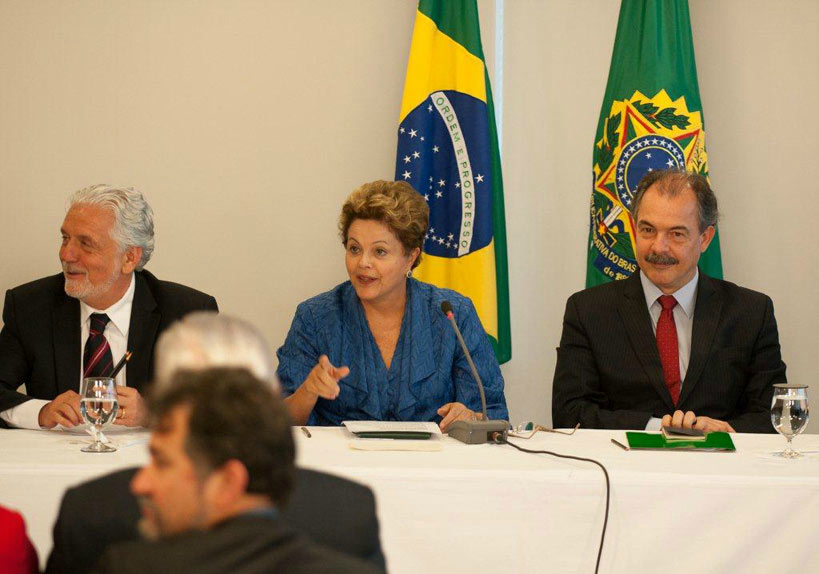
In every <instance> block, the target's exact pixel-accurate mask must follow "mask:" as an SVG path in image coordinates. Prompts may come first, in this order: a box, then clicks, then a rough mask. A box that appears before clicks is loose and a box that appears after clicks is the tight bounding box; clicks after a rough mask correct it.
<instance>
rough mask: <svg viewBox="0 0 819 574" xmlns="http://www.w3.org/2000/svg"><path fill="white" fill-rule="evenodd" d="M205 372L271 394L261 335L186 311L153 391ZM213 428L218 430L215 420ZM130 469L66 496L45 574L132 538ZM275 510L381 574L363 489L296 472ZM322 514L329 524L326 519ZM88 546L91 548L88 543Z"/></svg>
mask: <svg viewBox="0 0 819 574" xmlns="http://www.w3.org/2000/svg"><path fill="white" fill-rule="evenodd" d="M213 367H244V368H246V369H247V370H248V371H249V372H250V373H252V374H253V375H254V376H255V377H256V378H257V379H260V380H261V381H263V382H264V383H265V385H266V386H268V387H269V388H270V389H271V390H272V391H273V392H274V393H276V394H278V383H277V380H276V377H275V374H274V367H273V356H272V353H271V351H270V347H269V346H268V344H267V341H266V340H265V338H264V336H263V335H262V334H261V333H260V332H259V331H258V329H256V328H255V327H254V326H253V325H251V324H250V323H248V322H247V321H244V320H242V319H239V318H236V317H231V316H229V315H219V314H217V313H215V312H212V311H200V312H195V313H191V314H189V315H187V316H185V318H183V319H182V320H180V321H177V322H176V323H174V324H173V325H172V326H171V327H170V328H169V329H168V330H166V331H165V332H164V333H163V334H162V336H160V338H159V340H158V341H157V348H156V356H155V369H154V372H155V375H156V380H155V381H154V383H153V389H154V391H164V390H167V389H168V388H170V387H171V386H173V384H174V382H175V381H176V379H175V378H174V375H175V374H176V373H177V372H178V371H179V370H192V369H208V368H213ZM271 416H273V413H271ZM288 424H289V423H288ZM213 427H214V429H215V430H216V431H219V430H220V429H219V426H218V422H217V421H214V422H213ZM138 471H139V469H138V468H128V469H123V470H118V471H116V472H113V473H111V474H107V475H104V476H101V477H99V478H95V479H93V480H90V481H87V482H84V483H82V484H80V485H78V486H76V487H73V488H70V489H69V490H68V491H66V493H65V495H64V496H63V500H62V502H61V504H60V510H59V513H58V516H57V520H56V522H55V523H54V545H53V547H52V551H51V554H50V555H49V557H48V563H47V566H46V574H75V573H76V574H79V573H85V572H88V571H89V570H90V569H91V567H92V566H94V564H95V563H96V561H97V560H98V559H99V557H100V555H101V553H102V552H103V551H104V550H105V548H107V547H108V546H111V545H113V544H116V543H118V542H127V541H134V540H139V539H140V533H139V531H138V530H137V522H138V521H139V519H140V509H139V506H138V504H137V500H136V498H135V497H134V495H133V494H132V493H131V491H130V488H131V481H132V480H133V479H134V477H135V476H136V474H137V472H138ZM277 510H278V512H279V513H280V514H281V517H282V519H283V520H284V521H285V522H286V523H287V524H288V525H290V526H291V527H293V528H294V529H296V530H298V531H300V532H303V533H305V534H306V535H307V536H309V537H310V538H311V539H312V540H313V541H314V542H317V543H319V544H321V545H323V546H327V547H328V548H332V549H334V550H338V551H339V552H343V553H345V554H348V555H350V556H354V557H358V558H362V559H364V560H367V561H368V562H369V563H371V564H373V565H374V566H375V567H376V568H378V569H380V570H384V569H385V562H384V555H383V553H382V551H381V542H380V540H379V524H378V517H377V515H376V507H375V497H374V496H373V493H372V491H371V490H370V489H369V488H367V487H366V486H364V485H361V484H358V483H355V482H353V481H350V480H346V479H344V478H341V477H338V476H334V475H331V474H327V473H323V472H319V471H316V470H309V469H304V468H297V469H296V473H295V486H294V490H293V492H292V493H291V495H290V497H289V501H288V503H287V504H286V505H284V504H282V505H279V508H278V509H277ZM327 516H333V520H332V521H327V520H326V517H327ZM88 540H94V541H95V542H94V544H93V545H89V544H88Z"/></svg>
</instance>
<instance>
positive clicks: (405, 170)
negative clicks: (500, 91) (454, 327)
mask: <svg viewBox="0 0 819 574" xmlns="http://www.w3.org/2000/svg"><path fill="white" fill-rule="evenodd" d="M395 179H396V180H403V181H406V182H408V183H410V184H411V185H412V186H413V188H415V190H416V191H418V193H420V194H421V195H423V196H424V199H426V201H427V202H428V204H429V208H430V224H429V229H428V232H427V235H426V238H425V241H424V249H423V251H424V258H423V260H422V262H421V264H420V265H419V266H418V268H417V269H416V271H415V275H416V277H418V278H419V279H420V280H422V281H426V282H428V283H432V284H434V285H437V286H439V287H446V288H449V289H454V290H455V291H458V292H459V293H461V294H463V295H465V296H467V297H469V298H470V299H471V300H472V302H473V304H474V305H475V309H476V310H477V312H478V316H479V317H480V320H481V323H482V324H483V327H484V329H485V330H486V332H487V333H488V335H489V337H490V338H491V340H492V344H493V347H494V349H495V353H496V355H497V358H498V361H499V362H501V363H503V362H505V361H508V360H509V359H510V358H511V354H512V351H511V340H510V327H509V288H508V284H509V280H508V272H507V259H506V226H505V218H504V205H503V180H502V177H501V163H500V153H499V151H498V136H497V131H496V126H495V112H494V107H493V103H492V92H491V88H490V85H489V74H488V72H487V69H486V64H485V62H484V56H483V47H482V45H481V34H480V25H479V21H478V7H477V3H476V0H421V1H420V2H419V3H418V10H417V12H416V18H415V28H414V30H413V36H412V45H411V47H410V55H409V63H408V64H407V76H406V81H405V84H404V97H403V100H402V102H401V114H400V121H399V127H398V154H397V158H396V167H395Z"/></svg>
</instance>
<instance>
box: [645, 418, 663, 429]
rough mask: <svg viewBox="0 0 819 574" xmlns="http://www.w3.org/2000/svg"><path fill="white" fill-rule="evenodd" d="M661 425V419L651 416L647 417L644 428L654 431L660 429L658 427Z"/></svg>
mask: <svg viewBox="0 0 819 574" xmlns="http://www.w3.org/2000/svg"><path fill="white" fill-rule="evenodd" d="M662 426H663V419H658V418H657V417H651V418H650V419H648V424H647V425H646V430H649V431H655V430H660V427H662Z"/></svg>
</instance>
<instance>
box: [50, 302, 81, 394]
mask: <svg viewBox="0 0 819 574" xmlns="http://www.w3.org/2000/svg"><path fill="white" fill-rule="evenodd" d="M52 320H53V321H54V330H53V332H52V336H53V337H54V364H55V379H56V383H57V389H56V391H57V392H56V393H54V396H57V395H59V394H61V393H64V392H65V391H69V390H71V391H76V392H80V368H81V367H80V358H81V357H82V346H81V345H82V343H81V342H80V302H79V301H78V300H77V299H74V298H73V297H69V296H68V295H66V294H65V292H63V291H61V292H60V293H59V294H58V295H57V297H56V299H55V302H54V307H53V308H52Z"/></svg>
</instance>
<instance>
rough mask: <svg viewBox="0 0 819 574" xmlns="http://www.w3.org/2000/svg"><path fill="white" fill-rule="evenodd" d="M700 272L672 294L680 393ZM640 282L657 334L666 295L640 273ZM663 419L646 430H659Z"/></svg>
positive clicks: (686, 362)
mask: <svg viewBox="0 0 819 574" xmlns="http://www.w3.org/2000/svg"><path fill="white" fill-rule="evenodd" d="M699 277H700V271H699V269H697V271H696V272H695V273H694V278H693V279H691V281H689V282H688V283H686V284H685V285H683V286H682V287H680V288H679V289H677V290H676V291H674V293H671V295H673V296H674V298H675V299H676V300H677V305H675V306H674V310H673V315H674V325H675V326H676V328H677V350H678V354H679V358H680V381H681V382H680V392H682V384H683V382H684V381H685V374H686V373H687V372H688V361H689V359H690V358H691V335H692V333H693V332H694V307H696V305H697V280H698V279H699ZM640 282H641V283H642V284H643V294H644V295H645V297H646V307H648V313H649V315H651V328H652V329H653V330H654V334H655V335H656V334H657V321H659V320H660V313H661V312H662V310H663V308H662V306H661V305H660V302H659V301H658V299H659V297H660V295H664V293H663V292H662V290H661V289H660V288H659V287H657V286H656V285H655V284H654V283H652V282H651V280H650V279H649V278H648V277H646V275H645V273H643V272H642V270H641V271H640ZM661 422H662V421H661V419H658V418H656V417H652V418H651V419H649V421H648V424H647V425H646V430H659V429H660V423H661Z"/></svg>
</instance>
